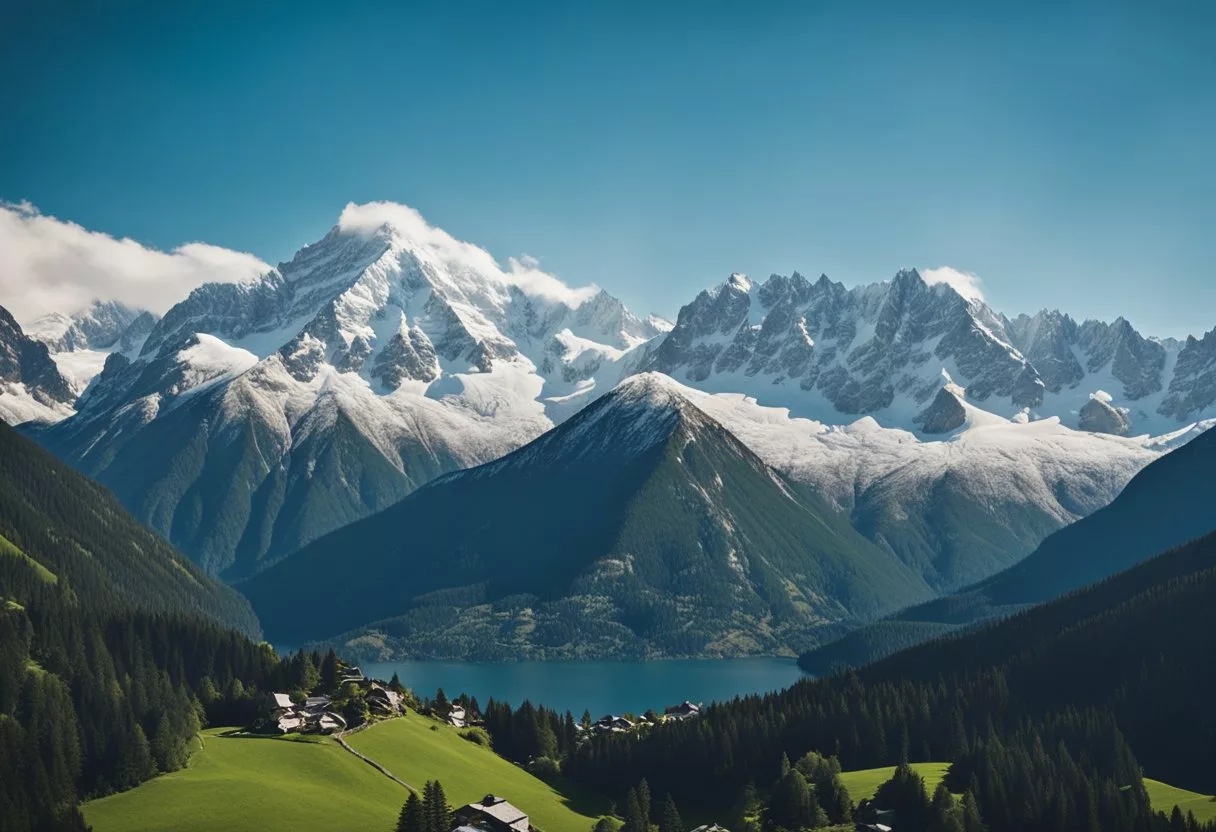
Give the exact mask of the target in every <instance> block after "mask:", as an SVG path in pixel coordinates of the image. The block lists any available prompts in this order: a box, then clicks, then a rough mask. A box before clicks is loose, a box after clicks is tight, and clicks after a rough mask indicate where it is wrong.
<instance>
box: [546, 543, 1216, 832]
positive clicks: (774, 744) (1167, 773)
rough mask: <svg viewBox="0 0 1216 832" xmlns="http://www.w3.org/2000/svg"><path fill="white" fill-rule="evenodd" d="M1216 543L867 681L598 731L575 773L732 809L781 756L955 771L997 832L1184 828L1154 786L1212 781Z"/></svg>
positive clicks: (574, 764) (816, 685) (940, 647)
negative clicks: (941, 764)
mask: <svg viewBox="0 0 1216 832" xmlns="http://www.w3.org/2000/svg"><path fill="white" fill-rule="evenodd" d="M1214 686H1216V535H1210V536H1208V537H1205V538H1202V539H1200V540H1198V541H1195V542H1193V543H1190V544H1188V545H1186V546H1183V547H1181V548H1178V549H1175V550H1172V551H1170V552H1167V553H1165V554H1164V555H1161V556H1160V557H1157V558H1155V559H1152V560H1149V561H1147V562H1145V563H1142V564H1140V565H1139V566H1136V567H1134V568H1133V569H1131V570H1129V571H1126V572H1124V573H1121V574H1119V575H1117V576H1115V577H1113V578H1110V579H1108V580H1106V581H1104V582H1102V583H1100V584H1097V585H1095V586H1092V587H1090V588H1088V589H1085V590H1083V591H1080V592H1077V593H1074V594H1072V595H1068V596H1066V597H1064V598H1061V599H1059V600H1056V601H1054V602H1051V603H1049V604H1046V605H1044V606H1041V607H1036V608H1034V609H1032V610H1029V611H1027V612H1024V613H1021V614H1019V615H1017V616H1015V617H1013V618H1010V619H1008V620H1006V621H1003V622H1000V623H998V624H994V625H989V626H987V627H985V628H983V629H981V630H979V631H977V632H974V633H970V634H966V635H961V636H955V637H949V638H945V639H940V640H937V641H934V642H931V643H928V644H925V645H921V646H919V647H916V648H913V649H910V650H906V651H903V652H901V653H898V654H896V655H894V656H891V657H889V658H887V659H885V660H883V661H880V662H877V663H875V664H873V665H871V666H869V667H866V668H864V669H862V670H860V671H854V672H850V673H848V674H847V675H837V676H832V677H828V678H824V679H821V680H817V681H805V682H801V683H799V684H797V685H795V686H794V687H792V688H790V689H788V690H786V691H783V692H781V693H776V694H770V695H767V696H763V697H760V696H751V697H747V698H744V699H738V700H735V701H734V702H730V703H726V704H722V705H718V706H715V707H712V708H710V709H708V711H707V712H706V714H705V715H704V717H703V718H702V719H700V720H698V721H696V722H693V723H687V722H686V723H674V724H667V725H663V726H659V727H657V728H655V729H654V730H652V731H651V732H649V733H648V734H646V735H643V736H642V737H640V738H632V737H623V736H620V735H601V736H597V737H595V738H594V739H593V740H592V741H591V742H590V743H588V744H586V745H584V746H582V747H581V748H580V749H579V751H578V752H577V753H576V754H574V755H573V757H572V759H571V761H570V763H569V765H568V767H567V772H568V773H569V774H571V775H573V776H574V777H576V778H577V779H580V780H582V781H584V782H587V783H590V784H593V785H595V786H596V787H598V788H600V789H601V790H604V791H606V792H608V793H610V794H624V792H625V790H626V789H628V788H629V787H630V786H632V784H633V783H636V782H637V780H638V778H640V777H645V778H646V779H647V780H648V781H649V783H650V787H651V788H652V789H654V790H655V791H656V792H660V793H662V792H670V793H672V794H673V795H674V796H675V797H676V799H677V800H678V801H680V802H681V803H682V804H684V803H694V804H697V805H703V806H707V807H708V806H713V805H721V806H726V805H729V803H730V802H731V800H732V797H733V796H735V795H738V794H740V793H741V792H742V791H743V790H744V788H745V787H746V786H747V785H748V783H749V782H754V783H755V784H756V785H757V786H759V787H760V788H761V789H764V788H767V787H768V786H769V785H771V784H772V783H774V782H775V781H776V779H777V777H778V774H779V767H778V761H779V760H780V758H781V756H782V754H786V755H788V757H789V758H790V759H797V758H798V757H799V756H801V755H802V754H804V753H806V752H807V751H810V750H815V751H819V752H821V753H825V754H834V755H838V756H839V758H840V761H841V763H842V764H843V765H844V767H845V768H846V769H854V768H870V767H875V766H881V765H892V764H894V763H897V762H899V761H900V760H901V759H908V760H910V761H913V762H915V761H931V760H950V761H952V762H953V763H954V766H953V768H952V769H951V771H950V773H949V776H948V778H947V780H948V783H949V785H950V787H951V790H952V791H955V792H962V791H964V790H969V791H971V792H972V793H973V794H974V795H975V797H976V799H977V800H978V802H979V805H980V808H981V809H982V812H983V817H984V819H985V820H986V821H987V824H988V828H989V829H990V830H991V832H1005V830H1010V832H1012V830H1019V829H1041V830H1074V829H1102V830H1128V832H1131V830H1163V829H1171V828H1172V829H1185V828H1186V825H1185V824H1183V825H1179V823H1180V822H1181V821H1180V820H1178V819H1176V820H1174V821H1168V820H1166V819H1165V818H1164V817H1162V816H1157V817H1156V818H1154V817H1153V815H1152V813H1151V811H1150V808H1149V804H1148V800H1147V797H1146V796H1145V792H1144V788H1143V784H1142V782H1141V769H1143V771H1144V772H1145V773H1146V774H1147V775H1150V776H1153V777H1159V778H1162V779H1165V780H1167V781H1171V782H1175V783H1177V784H1178V785H1181V786H1183V787H1187V788H1191V789H1195V790H1198V791H1203V792H1205V793H1211V791H1213V789H1214V787H1216V711H1214V710H1213V709H1212V708H1211V702H1210V700H1211V691H1212V689H1213V687H1214Z"/></svg>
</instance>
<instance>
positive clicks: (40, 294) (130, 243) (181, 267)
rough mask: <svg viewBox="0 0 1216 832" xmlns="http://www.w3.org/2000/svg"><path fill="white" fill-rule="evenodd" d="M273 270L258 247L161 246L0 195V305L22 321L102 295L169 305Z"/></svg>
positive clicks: (146, 305) (156, 307)
mask: <svg viewBox="0 0 1216 832" xmlns="http://www.w3.org/2000/svg"><path fill="white" fill-rule="evenodd" d="M269 270H270V266H268V265H267V264H266V263H263V262H262V261H261V260H259V259H258V258H257V257H254V256H253V255H252V254H244V253H242V252H239V251H232V250H230V249H226V248H220V247H219V246H213V245H208V244H206V243H187V244H186V245H183V246H179V247H178V248H175V249H173V250H172V251H168V252H165V251H159V250H157V249H154V248H148V247H147V246H144V245H142V244H140V243H137V242H136V241H134V240H131V239H128V238H123V239H117V238H115V237H111V236H109V235H108V234H102V233H100V232H97V231H89V230H88V229H86V228H82V227H81V226H79V225H77V224H76V223H73V222H65V221H63V220H59V219H56V218H55V217H51V216H47V215H44V214H41V213H39V212H38V210H37V209H36V208H35V207H34V206H33V205H31V204H29V203H28V202H22V203H19V204H8V203H0V305H3V306H4V307H6V308H7V309H8V310H9V311H10V312H12V313H13V315H14V316H15V317H16V318H17V319H18V320H19V321H22V322H29V321H31V320H33V319H34V318H37V317H38V316H40V315H44V314H46V313H48V312H64V313H69V314H70V313H73V312H76V311H78V310H79V309H82V308H84V307H85V306H87V305H88V304H89V303H91V302H92V301H93V300H94V299H98V298H100V299H103V300H119V301H122V302H124V303H127V304H130V305H131V306H136V307H140V308H143V309H150V310H151V311H153V312H157V313H163V312H165V311H166V310H167V309H168V308H169V307H170V306H172V305H173V304H175V303H177V302H178V301H179V300H182V299H183V298H184V297H185V296H186V295H187V294H189V293H190V291H191V290H193V289H195V288H197V287H199V286H201V285H202V284H204V283H210V282H215V281H223V282H232V281H240V280H249V279H252V278H254V277H256V276H257V275H259V274H262V273H264V272H266V271H269Z"/></svg>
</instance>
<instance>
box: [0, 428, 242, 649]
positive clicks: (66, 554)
mask: <svg viewBox="0 0 1216 832" xmlns="http://www.w3.org/2000/svg"><path fill="white" fill-rule="evenodd" d="M0 463H2V464H0V560H3V561H6V562H7V565H6V567H5V568H6V569H7V568H18V567H20V568H25V567H29V566H33V567H34V568H35V569H37V570H38V571H39V572H41V573H42V574H43V575H44V577H45V578H46V579H47V580H53V581H55V582H65V581H66V582H67V583H68V585H70V587H71V589H72V590H73V591H74V592H76V593H79V594H81V595H85V596H87V597H88V598H89V599H90V601H91V603H93V604H94V605H95V606H96V605H100V604H102V603H104V602H106V601H107V600H108V601H109V602H113V603H118V604H124V605H128V606H134V607H139V608H144V609H151V610H161V611H174V612H193V613H197V614H199V615H202V616H205V617H208V618H211V619H214V620H215V621H218V622H221V623H224V624H227V625H229V626H232V627H236V628H238V629H241V630H243V631H244V632H246V633H249V634H257V632H258V623H257V619H256V618H255V617H254V615H253V613H252V611H251V610H250V608H249V605H248V603H246V601H245V600H244V599H243V598H241V596H240V594H239V593H237V592H236V591H235V590H232V589H229V588H228V587H225V586H223V585H222V584H219V583H217V582H216V581H214V580H212V579H210V578H207V577H206V576H204V575H203V574H202V572H201V571H199V570H198V568H197V567H195V566H194V565H193V564H192V563H190V562H189V561H188V560H186V559H185V558H183V557H182V556H181V555H180V554H178V553H177V552H175V551H174V550H173V549H172V548H171V547H170V546H169V545H168V544H167V543H165V542H164V541H163V540H162V539H160V538H159V537H157V536H156V535H155V534H153V533H152V532H150V531H148V530H147V529H146V528H144V527H143V526H141V525H140V524H139V523H137V522H136V521H135V520H134V519H132V518H131V516H130V515H129V514H127V512H126V511H125V510H124V509H123V508H122V507H121V506H120V505H119V504H118V501H117V500H115V499H114V497H113V495H111V494H110V493H109V492H107V491H106V490H105V489H104V488H102V487H101V486H98V485H97V484H96V483H93V482H90V481H89V480H87V479H86V478H84V477H82V476H81V475H80V474H78V473H76V472H75V471H73V470H72V469H70V468H69V467H68V466H66V465H64V464H63V463H62V462H60V461H59V460H57V459H55V458H54V457H53V456H51V455H50V454H48V453H47V452H46V451H44V450H42V449H41V448H39V447H38V446H37V445H35V444H34V443H33V442H31V441H30V440H28V439H26V438H24V437H22V436H19V435H17V433H16V432H14V431H13V430H12V429H11V428H9V427H7V426H0Z"/></svg>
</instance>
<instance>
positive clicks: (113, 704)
mask: <svg viewBox="0 0 1216 832" xmlns="http://www.w3.org/2000/svg"><path fill="white" fill-rule="evenodd" d="M233 627H237V628H239V629H240V630H243V631H244V632H243V633H242V632H239V631H238V630H236V629H233ZM246 633H249V634H256V633H257V621H256V619H255V618H254V617H253V615H252V613H251V611H250V609H249V606H248V605H247V604H246V603H245V602H244V600H243V599H242V598H241V597H240V596H239V595H238V594H237V593H235V592H233V591H232V590H230V589H228V588H226V587H223V586H221V585H219V584H218V583H216V582H214V581H212V580H210V579H208V578H207V577H206V576H205V575H203V573H202V572H200V571H199V570H198V569H197V568H195V567H194V566H193V565H192V564H190V562H189V561H187V560H185V559H184V558H183V557H182V556H181V555H180V554H178V553H177V552H175V551H174V550H173V549H172V548H171V547H170V546H168V544H166V543H164V541H162V540H160V539H159V538H157V537H156V536H155V535H153V534H152V533H151V532H149V531H148V530H147V529H145V528H144V527H142V526H140V525H139V524H138V523H136V522H135V521H134V520H132V519H131V518H130V517H129V516H128V515H127V514H126V513H125V512H124V511H123V510H122V508H121V507H119V506H118V504H117V502H115V500H114V498H113V497H112V496H111V495H110V494H109V493H108V492H106V491H105V490H104V489H102V488H100V487H99V486H97V485H95V484H93V483H91V482H89V481H88V480H86V479H85V478H83V477H81V476H80V475H79V474H77V473H75V472H74V471H72V470H71V469H70V468H68V467H67V466H65V465H63V464H62V463H60V462H58V461H57V460H55V459H54V458H53V457H51V456H50V455H49V454H47V453H45V452H43V451H42V450H40V449H39V448H38V447H37V446H36V445H34V444H33V443H32V442H30V441H28V440H26V439H24V438H22V437H20V436H17V435H16V434H15V433H14V432H13V431H11V430H10V429H8V428H7V427H4V426H0V828H3V829H4V830H5V832H25V830H52V829H78V828H81V827H83V821H82V819H81V818H80V815H79V813H78V812H77V811H76V809H75V804H76V802H77V801H78V800H80V799H82V798H84V797H88V796H93V795H99V794H104V793H106V792H110V791H115V790H119V789H125V788H129V787H131V786H133V785H135V784H137V783H140V782H142V781H143V780H146V779H147V778H149V777H151V776H152V775H153V774H155V773H156V772H158V771H172V770H174V769H176V768H179V767H181V766H182V765H184V764H185V761H186V756H187V750H188V744H189V742H190V741H191V739H192V738H193V737H194V736H195V735H196V734H197V733H198V730H199V727H200V726H201V725H202V724H203V723H204V722H206V721H208V720H211V721H221V722H227V721H229V720H232V719H236V718H240V717H242V716H245V715H248V714H249V713H251V712H252V710H253V709H254V708H255V707H256V705H257V703H256V701H255V696H256V693H257V691H259V690H265V689H266V688H267V687H268V686H269V685H270V684H272V683H285V682H287V681H290V680H289V679H288V678H287V674H288V673H289V671H290V669H291V667H292V666H293V665H296V666H298V665H299V664H300V662H280V661H279V659H278V658H277V657H276V656H275V655H274V653H273V652H272V651H271V650H270V649H269V647H266V646H259V645H258V644H256V643H254V642H253V641H252V640H250V638H249V637H248V635H246Z"/></svg>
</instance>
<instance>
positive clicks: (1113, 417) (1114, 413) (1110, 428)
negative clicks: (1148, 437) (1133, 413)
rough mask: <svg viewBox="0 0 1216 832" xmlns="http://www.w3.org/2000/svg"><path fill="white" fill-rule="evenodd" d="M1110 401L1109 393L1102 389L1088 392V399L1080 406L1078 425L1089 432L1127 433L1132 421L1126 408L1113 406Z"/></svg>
mask: <svg viewBox="0 0 1216 832" xmlns="http://www.w3.org/2000/svg"><path fill="white" fill-rule="evenodd" d="M1111 401H1112V397H1111V395H1110V394H1109V393H1107V392H1105V391H1103V390H1099V391H1097V392H1096V393H1092V394H1090V397H1089V401H1088V402H1087V403H1086V404H1085V406H1084V407H1082V408H1081V413H1080V420H1079V422H1078V427H1080V428H1081V430H1084V431H1089V432H1090V433H1109V434H1111V435H1113V436H1126V435H1127V434H1129V433H1130V432H1131V428H1132V423H1131V419H1130V417H1129V416H1128V411H1127V408H1122V407H1115V406H1114V405H1112V404H1111Z"/></svg>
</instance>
